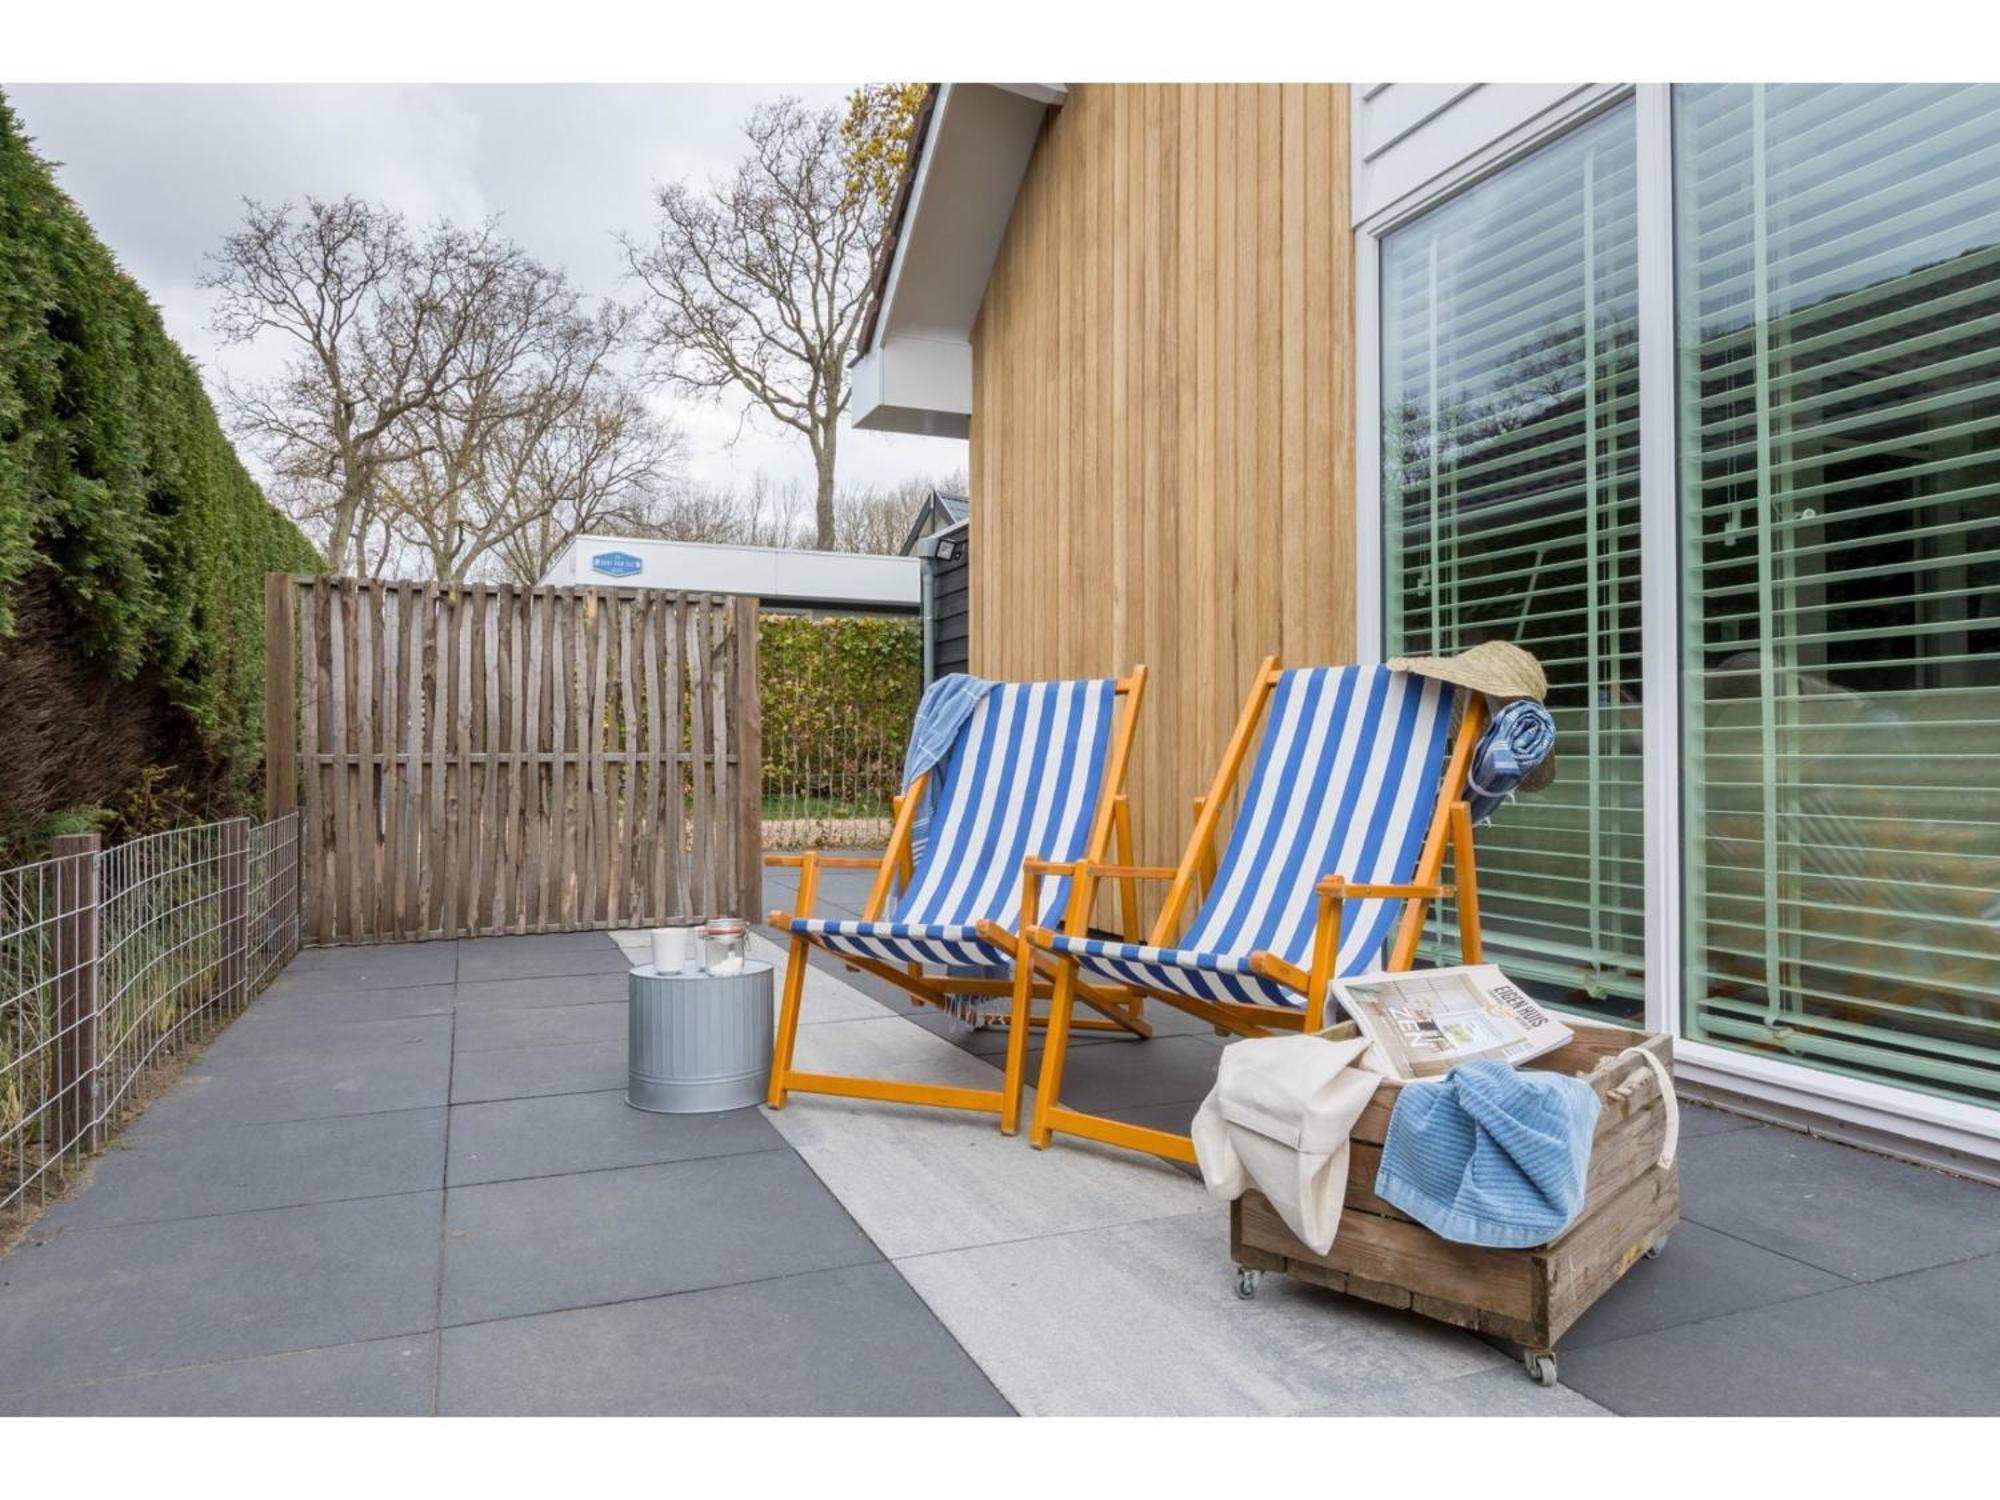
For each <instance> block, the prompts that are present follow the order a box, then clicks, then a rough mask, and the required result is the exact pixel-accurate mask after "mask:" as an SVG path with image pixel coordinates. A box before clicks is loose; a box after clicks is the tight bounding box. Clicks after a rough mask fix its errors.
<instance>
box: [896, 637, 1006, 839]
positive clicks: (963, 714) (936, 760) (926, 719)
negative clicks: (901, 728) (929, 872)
mask: <svg viewBox="0 0 2000 1500" xmlns="http://www.w3.org/2000/svg"><path fill="white" fill-rule="evenodd" d="M997 686H998V684H997V683H992V682H988V681H987V680H986V679H985V678H983V677H974V676H972V675H971V674H970V673H968V672H947V673H946V674H945V675H944V676H942V677H939V678H937V679H936V680H934V681H933V682H932V683H931V685H930V686H929V687H927V688H925V689H924V696H923V698H922V700H921V701H920V702H919V703H918V704H917V717H916V719H915V721H914V722H913V723H912V724H911V725H910V744H909V748H908V749H906V750H905V751H904V752H903V790H904V791H905V792H908V791H909V789H910V783H911V782H913V781H915V780H916V779H917V778H918V777H919V776H921V775H923V774H924V773H925V772H926V771H934V770H936V769H937V768H938V767H939V766H941V765H943V764H944V762H945V757H946V756H948V755H950V754H951V747H952V746H953V745H955V744H957V743H958V732H959V731H960V730H961V729H963V728H964V727H965V721H966V720H967V719H969V718H971V717H972V711H973V710H974V709H976V708H977V707H979V705H980V704H981V703H982V702H984V701H985V698H986V695H987V694H988V693H990V692H992V691H993V689H994V688H995V687H997ZM936 806H937V778H936V777H935V776H933V777H932V778H931V779H930V780H929V781H927V782H926V783H924V795H923V799H922V801H920V802H919V803H918V804H917V811H916V816H915V819H914V821H913V822H912V823H911V824H910V856H911V858H912V859H913V860H914V861H915V862H917V863H919V864H921V863H922V862H923V857H924V848H925V846H926V845H927V844H929V842H930V836H931V809H932V808H934V807H936Z"/></svg>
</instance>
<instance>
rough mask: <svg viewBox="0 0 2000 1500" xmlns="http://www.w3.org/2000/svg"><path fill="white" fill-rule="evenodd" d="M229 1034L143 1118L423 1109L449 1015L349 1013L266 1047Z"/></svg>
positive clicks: (173, 1120) (269, 1117)
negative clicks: (313, 1035)
mask: <svg viewBox="0 0 2000 1500" xmlns="http://www.w3.org/2000/svg"><path fill="white" fill-rule="evenodd" d="M364 1033H365V1034H366V1035H365V1037H364V1035H363V1034H364ZM229 1040H230V1038H229V1036H228V1035H227V1034H225V1035H224V1036H223V1037H222V1038H221V1039H220V1040H219V1041H218V1042H217V1043H216V1044H215V1045H214V1046H213V1047H211V1048H210V1049H209V1052H208V1053H207V1054H206V1055H205V1056H204V1057H203V1058H202V1059H201V1061H200V1062H198V1063H197V1064H196V1065H195V1066H193V1067H192V1068H190V1069H189V1070H188V1071H187V1072H186V1073H185V1074H183V1075H182V1077H181V1079H180V1081H179V1082H178V1083H177V1084H175V1086H174V1088H173V1090H172V1091H171V1092H170V1093H168V1094H167V1096H166V1097H165V1098H163V1099H161V1100H159V1101H158V1102H157V1103H155V1104H153V1105H152V1106H151V1107H150V1108H149V1109H148V1110H147V1112H146V1116H145V1125H146V1128H148V1129H149V1130H155V1131H162V1132H164V1131H170V1130H183V1129H190V1128H195V1127H212V1126H222V1125H251V1124H258V1123H263V1122H270V1121H277V1120H310V1119H324V1118H327V1117H330V1116H333V1115H355V1114H377V1113H381V1112H383V1111H385V1110H402V1109H422V1108H425V1107H427V1106H430V1105H435V1104H437V1103H439V1102H440V1101H441V1100H442V1099H443V1097H444V1093H445V1089H446V1087H447V1081H448V1080H449V1078H450V1076H451V1019H450V1017H448V1016H428V1017H420V1018H417V1019H415V1020H410V1021H393V1022H392V1021H376V1022H365V1023H356V1024H355V1025H353V1026H351V1027H342V1028H338V1035H337V1037H335V1038H330V1039H322V1040H321V1041H320V1042H319V1043H317V1044H311V1045H304V1046H298V1047H287V1048H284V1049H283V1050H276V1051H268V1052H267V1051H264V1050H262V1046H261V1043H254V1044H253V1043H250V1042H246V1043H244V1044H241V1046H240V1049H232V1048H229V1047H225V1046H224V1045H223V1044H224V1043H226V1042H228V1041H229Z"/></svg>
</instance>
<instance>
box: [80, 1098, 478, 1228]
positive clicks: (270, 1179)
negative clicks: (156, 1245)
mask: <svg viewBox="0 0 2000 1500" xmlns="http://www.w3.org/2000/svg"><path fill="white" fill-rule="evenodd" d="M444 1116H445V1112H444V1109H443V1107H442V1106H440V1107H438V1108H436V1109H413V1110H396V1111H392V1112H389V1113H385V1114H366V1115H343V1116H338V1117H335V1118H332V1119H324V1120H291V1121H281V1122H279V1123H276V1124H261V1125H235V1126H226V1127H223V1128H220V1129H214V1130H185V1131H182V1132H179V1133H177V1134H168V1133H155V1134H150V1135H142V1136H139V1137H137V1138H135V1139H134V1140H133V1141H132V1142H131V1144H125V1145H120V1146H115V1147H113V1148H112V1150H110V1151H109V1152H107V1153H106V1154H105V1155H104V1157H103V1158H102V1159H101V1160H99V1161H98V1163H97V1164H96V1166H95V1168H94V1169H93V1170H92V1172H91V1177H90V1182H89V1185H88V1188H87V1189H86V1190H85V1191H83V1192H81V1193H79V1194H78V1195H77V1196H76V1197H74V1198H72V1199H71V1200H70V1201H68V1202H67V1203H64V1204H61V1205H60V1206H58V1207H56V1208H54V1209H52V1210H50V1212H49V1214H48V1216H47V1219H46V1221H45V1222H47V1223H48V1224H49V1225H50V1226H51V1227H56V1226H65V1227H66V1226H72V1225H74V1226H85V1225H99V1224H136V1223H144V1222H147V1221H151V1220H161V1219H185V1218H193V1217H195V1216H197V1215H201V1214H215V1213H239V1212H242V1211H244V1210H246V1209H258V1208H289V1207H293V1206H296V1205H299V1204H305V1203H330V1202H335V1201H338V1200H340V1199H345V1198H371V1197H379V1196H382V1195H385V1194H389V1193H414V1192H422V1191H424V1190H426V1189H437V1188H441V1187H443V1186H444Z"/></svg>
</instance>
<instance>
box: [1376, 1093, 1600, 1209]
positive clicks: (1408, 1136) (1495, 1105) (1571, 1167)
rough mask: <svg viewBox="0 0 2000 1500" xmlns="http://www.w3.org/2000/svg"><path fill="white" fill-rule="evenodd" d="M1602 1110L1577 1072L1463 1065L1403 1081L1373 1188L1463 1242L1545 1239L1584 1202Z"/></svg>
mask: <svg viewBox="0 0 2000 1500" xmlns="http://www.w3.org/2000/svg"><path fill="white" fill-rule="evenodd" d="M1597 1111H1598V1103H1597V1094H1596V1092H1595V1091H1594V1090H1592V1088H1591V1086H1590V1085H1589V1084H1587V1083H1585V1082H1584V1081H1583V1080H1582V1079H1581V1078H1572V1077H1570V1076H1568V1075H1567V1074H1562V1073H1545V1072H1527V1071H1522V1070H1520V1069H1517V1068H1513V1067H1510V1066H1509V1065H1508V1064H1506V1063H1504V1062H1497V1061H1486V1062H1471V1063H1461V1064H1460V1065H1459V1066H1458V1067H1456V1068H1453V1069H1452V1070H1451V1073H1450V1074H1449V1075H1448V1076H1447V1077H1446V1078H1445V1079H1444V1080H1443V1081H1442V1082H1439V1083H1413V1084H1406V1085H1405V1086H1404V1087H1403V1089H1402V1092H1401V1096H1400V1097H1399V1098H1398V1099H1397V1100H1396V1108H1395V1111H1394V1113H1392V1114H1391V1115H1390V1116H1389V1138H1388V1139H1387V1140H1386V1141H1384V1142H1383V1143H1382V1166H1381V1169H1380V1170H1379V1171H1377V1173H1376V1174H1375V1192H1376V1194H1377V1195H1378V1196H1379V1197H1381V1198H1383V1199H1384V1200H1385V1201H1387V1202H1389V1203H1391V1204H1393V1205H1395V1206H1396V1207H1397V1208H1400V1209H1401V1210H1402V1211H1403V1212H1404V1213H1406V1214H1408V1215H1409V1216H1410V1217H1411V1218H1413V1219H1415V1220H1416V1221H1417V1222H1418V1223H1419V1224H1422V1225H1423V1226H1424V1227H1425V1228H1427V1229H1429V1230H1431V1231H1432V1232H1433V1233H1436V1234H1439V1235H1442V1236H1443V1237H1444V1238H1445V1239H1448V1240H1456V1241H1458V1242H1459V1243H1460V1244H1464V1245H1489V1246H1493V1247H1495V1248H1499V1249H1519V1248H1522V1247H1524V1246H1528V1245H1544V1244H1547V1243H1548V1242H1549V1241H1550V1240H1552V1239H1554V1238H1555V1237H1556V1236H1557V1235H1559V1234H1561V1233H1562V1232H1563V1230H1565V1229H1567V1228H1568V1227H1569V1225H1570V1223H1571V1221H1572V1220H1574V1219H1575V1218H1576V1216H1577V1214H1578V1213H1579V1212H1581V1211H1582V1209H1583V1188H1584V1181H1585V1179H1586V1178H1588V1177H1589V1175H1590V1140H1591V1136H1592V1134H1593V1133H1594V1132H1595V1131H1596V1129H1597Z"/></svg>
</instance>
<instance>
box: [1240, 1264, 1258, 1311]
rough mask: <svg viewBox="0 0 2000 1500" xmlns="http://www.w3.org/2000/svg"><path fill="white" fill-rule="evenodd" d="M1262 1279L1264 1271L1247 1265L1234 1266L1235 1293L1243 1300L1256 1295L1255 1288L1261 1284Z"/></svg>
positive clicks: (1246, 1300)
mask: <svg viewBox="0 0 2000 1500" xmlns="http://www.w3.org/2000/svg"><path fill="white" fill-rule="evenodd" d="M1263 1281H1264V1273H1263V1272H1262V1271H1257V1270H1252V1269H1251V1268H1250V1267H1249V1266H1238V1267H1237V1268H1236V1295H1237V1296H1238V1297H1240V1298H1241V1299H1242V1300H1243V1301H1245V1302H1248V1301H1249V1300H1250V1299H1251V1298H1252V1297H1254V1296H1256V1295H1257V1288H1258V1287H1259V1286H1261V1285H1262V1284H1263Z"/></svg>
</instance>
